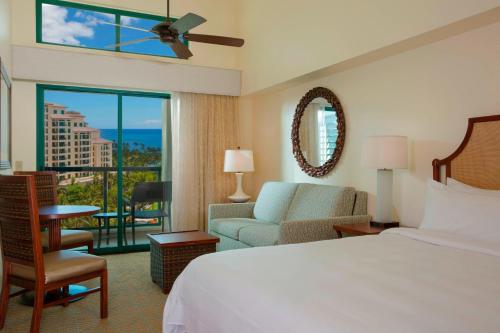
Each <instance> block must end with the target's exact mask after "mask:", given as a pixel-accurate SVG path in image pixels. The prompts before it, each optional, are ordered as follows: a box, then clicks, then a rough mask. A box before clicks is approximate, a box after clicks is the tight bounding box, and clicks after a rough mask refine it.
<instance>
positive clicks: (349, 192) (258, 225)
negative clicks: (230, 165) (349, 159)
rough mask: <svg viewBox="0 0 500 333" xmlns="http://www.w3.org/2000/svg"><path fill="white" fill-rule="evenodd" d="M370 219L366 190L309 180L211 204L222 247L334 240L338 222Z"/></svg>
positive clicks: (213, 231)
mask: <svg viewBox="0 0 500 333" xmlns="http://www.w3.org/2000/svg"><path fill="white" fill-rule="evenodd" d="M370 219H371V216H369V215H367V193H366V192H361V191H356V190H355V189H354V188H352V187H338V186H329V185H316V184H305V183H285V182H268V183H265V184H264V186H263V187H262V190H261V192H260V194H259V196H258V198H257V201H256V202H252V203H244V204H213V205H209V207H208V231H209V233H210V234H213V235H215V236H217V237H219V238H220V242H219V244H218V246H217V250H218V251H224V250H230V249H240V248H248V247H254V246H270V245H278V244H291V243H303V242H312V241H319V240H325V239H333V238H336V237H337V236H336V232H335V231H334V229H333V225H334V224H343V223H364V222H369V221H370Z"/></svg>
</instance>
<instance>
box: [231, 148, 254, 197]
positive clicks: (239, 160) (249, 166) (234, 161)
mask: <svg viewBox="0 0 500 333" xmlns="http://www.w3.org/2000/svg"><path fill="white" fill-rule="evenodd" d="M253 171H254V165H253V152H252V151H251V150H240V149H237V150H226V153H225V156H224V172H234V173H235V175H236V192H234V193H233V194H232V195H231V196H229V199H230V200H231V201H233V202H247V201H248V200H250V196H249V195H248V194H246V193H245V192H244V191H243V173H244V172H253Z"/></svg>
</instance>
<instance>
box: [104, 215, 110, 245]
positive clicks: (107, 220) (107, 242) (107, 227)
mask: <svg viewBox="0 0 500 333" xmlns="http://www.w3.org/2000/svg"><path fill="white" fill-rule="evenodd" d="M104 224H105V225H106V245H109V217H105V218H104Z"/></svg>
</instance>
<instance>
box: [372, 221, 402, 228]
mask: <svg viewBox="0 0 500 333" xmlns="http://www.w3.org/2000/svg"><path fill="white" fill-rule="evenodd" d="M370 225H371V226H372V227H377V228H382V229H389V228H398V227H399V222H376V221H371V222H370Z"/></svg>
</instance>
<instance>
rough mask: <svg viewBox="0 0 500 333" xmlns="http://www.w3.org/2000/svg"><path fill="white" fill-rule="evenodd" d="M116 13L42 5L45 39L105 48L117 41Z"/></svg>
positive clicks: (43, 35)
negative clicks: (114, 24)
mask: <svg viewBox="0 0 500 333" xmlns="http://www.w3.org/2000/svg"><path fill="white" fill-rule="evenodd" d="M103 22H108V23H114V22H115V15H114V14H107V13H101V12H97V11H90V10H84V9H79V8H73V7H63V6H56V5H50V4H42V41H44V42H47V43H55V44H64V45H73V46H81V47H88V48H98V49H104V48H106V47H107V46H108V45H112V44H115V43H116V42H115V40H116V34H115V27H114V26H112V25H107V24H104V23H103Z"/></svg>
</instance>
